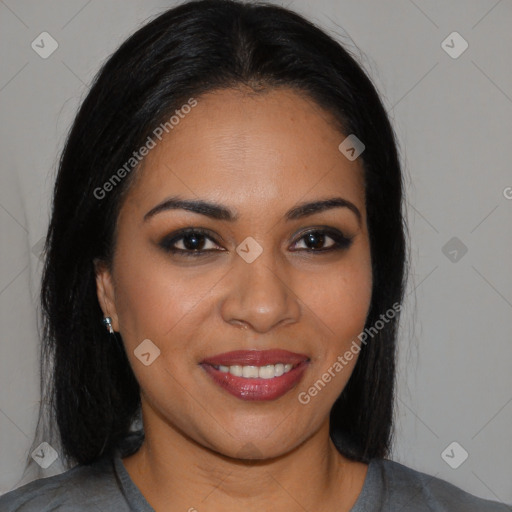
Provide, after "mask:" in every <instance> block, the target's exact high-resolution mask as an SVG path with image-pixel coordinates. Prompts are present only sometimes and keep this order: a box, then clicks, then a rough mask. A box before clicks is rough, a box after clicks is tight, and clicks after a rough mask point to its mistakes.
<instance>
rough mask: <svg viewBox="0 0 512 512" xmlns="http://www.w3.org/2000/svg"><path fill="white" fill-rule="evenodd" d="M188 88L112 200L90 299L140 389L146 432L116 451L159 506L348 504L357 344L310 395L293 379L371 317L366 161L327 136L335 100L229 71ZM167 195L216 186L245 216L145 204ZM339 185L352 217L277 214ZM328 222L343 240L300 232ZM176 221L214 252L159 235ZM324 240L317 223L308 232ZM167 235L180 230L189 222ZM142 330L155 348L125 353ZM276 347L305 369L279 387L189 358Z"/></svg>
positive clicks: (335, 135) (352, 483) (308, 381)
mask: <svg viewBox="0 0 512 512" xmlns="http://www.w3.org/2000/svg"><path fill="white" fill-rule="evenodd" d="M197 101H198V104H197V106H196V107H194V108H193V109H192V111H191V112H190V113H189V114H187V115H186V116H185V117H184V119H182V120H181V121H180V123H179V124H178V125H176V126H175V127H174V129H173V130H172V131H171V132H170V133H169V135H167V136H166V138H164V139H163V141H162V142H159V143H158V145H157V146H156V147H155V148H154V149H152V150H151V152H150V153H149V154H148V156H147V157H146V159H145V161H144V168H143V169H142V170H140V171H138V172H139V175H137V179H136V180H135V181H134V182H133V183H132V185H131V188H130V190H129V191H128V194H127V196H126V199H125V201H124V203H123V205H122V207H121V210H120V214H119V217H118V223H117V233H116V241H115V251H114V257H113V261H112V265H110V266H107V265H102V264H98V265H97V289H98V298H99V301H100V304H101V306H102V309H103V312H104V314H105V315H107V316H110V317H112V322H113V327H114V330H116V331H119V332H120V333H121V336H122V338H123V342H124V344H125V347H126V351H127V354H128V357H129V359H130V363H131V365H132V368H133V370H134V373H135V375H136V377H137V379H138V381H139V383H140V386H141V390H142V393H141V399H142V413H143V421H144V428H145V432H146V440H145V442H144V443H143V445H142V447H141V448H140V450H139V451H138V452H137V453H136V454H134V455H132V456H130V457H127V458H124V459H123V463H124V465H125V467H126V469H127V471H128V473H129V475H130V477H131V478H132V480H133V481H134V483H135V484H136V485H137V486H138V488H139V489H140V490H141V492H142V493H143V494H144V496H145V497H146V499H147V500H148V502H149V503H150V504H151V505H152V506H153V507H154V508H155V510H158V511H159V512H160V511H174V510H181V511H184V510H190V509H192V507H193V508H195V509H197V510H198V511H201V510H212V511H220V510H223V511H235V510H237V511H238V510H246V511H254V512H256V511H258V512H260V511H261V510H268V507H269V504H271V508H272V510H276V511H280V510H283V511H284V510H286V511H292V512H294V511H301V512H302V511H304V510H318V507H319V504H322V508H323V509H326V510H328V509H329V507H332V508H331V509H332V510H347V511H348V510H350V508H351V506H352V505H353V504H354V502H355V501H356V499H357V496H358V495H359V493H360V492H361V488H362V486H363V483H364V479H365V476H366V472H367V465H366V464H362V463H356V462H352V461H349V460H348V459H346V458H345V457H343V456H342V455H341V454H340V453H339V452H338V451H337V450H336V448H335V447H334V445H333V443H332V441H331V440H330V438H329V411H330V409H331V407H332V405H333V403H334V401H335V400H336V398H337V397H338V396H339V394H340V393H341V391H342V390H343V388H344V387H345V385H346V383H347V381H348V379H349V377H350V374H351V372H352V370H353V368H354V365H355V363H356V360H357V356H356V357H354V358H353V359H352V360H351V361H350V362H348V364H347V365H346V366H344V367H343V370H342V371H339V372H337V373H336V376H335V377H334V378H332V379H331V382H329V383H328V384H327V385H326V386H325V387H324V388H323V389H322V391H321V392H319V393H318V394H317V395H316V396H315V397H312V398H311V401H310V403H309V404H307V405H303V404H301V403H300V402H299V400H298V395H299V393H300V392H301V391H307V390H308V388H310V387H311V386H312V385H313V384H314V383H315V382H316V381H317V380H318V379H319V378H321V376H322V374H323V373H324V372H326V371H327V370H328V369H329V368H330V367H332V366H333V364H334V363H335V361H336V360H337V357H338V356H340V355H343V354H344V353H345V352H346V350H348V349H349V347H350V346H351V343H352V341H353V340H354V339H356V337H357V335H358V334H359V333H360V332H361V331H362V330H363V329H364V324H365V319H366V316H367V313H368V310H369V307H370V300H371V286H372V272H371V257H370V245H369V237H368V231H367V223H366V209H365V194H364V181H363V169H362V164H361V162H360V159H356V160H355V161H352V162H351V161H349V160H348V159H347V158H345V157H344V156H343V155H342V154H341V153H340V151H339V150H338V145H339V144H340V142H341V141H342V140H343V139H344V138H345V135H343V134H341V133H340V132H339V131H338V130H336V129H335V126H334V124H333V122H332V118H331V117H330V114H328V113H327V112H325V111H324V110H322V109H321V108H320V107H319V106H318V105H317V104H316V103H314V102H313V101H312V100H310V99H309V98H307V97H305V96H304V95H300V94H299V93H297V92H294V91H292V90H288V89H274V90H269V91H264V92H262V93H258V94H256V93H252V92H250V91H248V90H245V89H243V88H240V89H229V90H221V91H216V92H213V93H208V94H206V95H203V96H201V97H199V98H197ZM175 195H180V196H182V197H183V198H186V199H192V200H193V199H199V198H200V199H203V200H209V201H215V202H217V203H221V204H222V205H224V206H226V207H228V208H230V209H232V210H233V211H234V212H236V213H237V214H238V215H239V220H237V221H235V222H228V221H225V220H217V219H211V218H209V217H206V216H204V215H200V214H198V213H193V212H190V211H185V210H167V211H162V212H160V213H158V214H156V215H154V216H152V217H151V218H150V219H148V220H146V221H144V215H145V214H146V213H147V212H148V211H149V210H151V209H152V208H153V207H155V206H156V205H157V204H159V203H160V202H162V201H163V200H164V199H166V198H168V197H170V196H175ZM332 196H341V197H343V198H344V199H346V200H348V201H350V202H351V203H353V204H354V205H355V206H356V207H357V208H358V210H359V211H360V213H361V221H360V222H359V220H358V218H357V216H356V215H355V214H354V212H353V211H351V210H350V209H349V208H332V209H329V210H326V211H323V212H320V213H315V214H313V215H310V216H308V217H305V218H303V219H299V220H293V221H287V220H286V219H285V218H284V215H285V213H286V212H287V211H288V210H289V209H291V208H292V207H294V206H296V205H297V204H298V203H301V202H309V201H314V200H321V199H326V198H330V197H332ZM322 226H323V227H329V228H333V229H335V230H338V231H341V233H343V234H344V235H345V236H351V237H353V238H352V244H351V245H350V246H349V247H348V248H345V249H343V248H342V249H340V250H335V251H331V252H325V253H321V252H316V253H313V252H311V247H314V244H313V246H312V245H311V244H309V245H308V243H307V239H306V238H304V237H303V235H304V234H305V233H306V232H307V231H310V230H312V228H319V227H322ZM185 227H194V228H198V227H201V228H204V229H206V230H208V233H209V235H210V234H211V237H212V240H210V239H208V238H206V239H205V241H204V245H203V246H201V248H203V249H205V250H209V249H212V252H209V253H206V255H203V256H200V257H198V258H194V257H187V256H183V255H179V254H176V255H173V254H172V253H169V252H166V250H164V249H163V248H162V247H161V246H159V242H160V241H161V239H163V238H164V237H165V236H166V235H169V234H172V233H175V232H176V231H177V230H179V229H181V228H185ZM248 236H250V237H252V238H253V239H255V240H256V241H257V242H258V244H259V245H260V246H261V247H262V249H263V252H262V254H261V255H260V256H259V257H258V258H257V259H256V260H255V261H254V262H252V263H250V264H249V263H247V262H246V261H244V260H243V259H242V258H241V257H240V256H239V255H238V254H237V252H236V247H237V246H238V245H239V244H241V242H242V241H244V240H245V238H246V237H248ZM333 244H334V241H333V239H332V238H330V237H329V235H328V234H327V236H326V238H325V241H324V242H323V244H322V242H320V244H319V247H320V248H326V247H329V246H332V245H333ZM175 246H176V247H178V248H182V249H183V248H185V246H184V242H183V239H182V240H181V241H178V242H177V244H175ZM189 247H190V246H189ZM308 248H309V249H310V252H307V251H306V249H308ZM293 249H295V250H293ZM145 339H150V340H151V341H152V343H154V344H155V345H156V346H157V347H158V348H159V349H160V356H159V357H158V358H156V359H155V361H154V362H153V363H152V364H150V365H149V366H145V365H144V364H142V363H141V361H140V360H139V359H138V358H137V357H136V356H135V355H134V350H135V349H136V348H137V346H138V345H139V344H140V343H141V342H142V340H145ZM269 348H282V349H286V350H290V351H294V352H299V353H304V354H307V355H308V357H309V358H310V363H309V366H308V369H307V370H306V372H305V373H304V375H303V378H302V380H301V382H300V383H299V384H298V385H297V386H296V387H295V388H294V389H292V390H291V391H290V392H288V393H287V394H285V395H284V396H282V397H280V398H278V399H276V400H273V401H268V402H254V401H243V400H240V399H238V398H236V397H234V396H232V395H230V394H228V393H227V392H226V391H225V390H223V389H222V388H220V387H219V386H218V385H217V384H215V383H214V382H213V381H212V380H211V378H210V376H209V375H208V374H207V373H206V372H205V371H204V370H203V369H202V367H201V366H199V362H200V361H201V360H203V359H204V358H205V357H207V356H212V355H215V354H219V353H223V352H228V351H231V350H238V349H245V350H248V349H269ZM192 510H193V509H192Z"/></svg>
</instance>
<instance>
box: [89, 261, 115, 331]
mask: <svg viewBox="0 0 512 512" xmlns="http://www.w3.org/2000/svg"><path fill="white" fill-rule="evenodd" d="M93 263H94V270H95V273H96V293H97V294H98V301H99V303H100V307H101V310H102V311H103V315H104V316H109V317H110V318H112V328H113V329H114V331H119V320H118V317H117V309H116V300H115V293H114V284H113V280H112V272H111V271H110V269H109V268H108V265H107V264H106V263H105V262H104V261H102V260H99V259H95V260H94V262H93Z"/></svg>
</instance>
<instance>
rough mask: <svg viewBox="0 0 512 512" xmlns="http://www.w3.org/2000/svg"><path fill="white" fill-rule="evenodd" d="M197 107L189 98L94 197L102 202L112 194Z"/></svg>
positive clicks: (155, 130) (98, 189)
mask: <svg viewBox="0 0 512 512" xmlns="http://www.w3.org/2000/svg"><path fill="white" fill-rule="evenodd" d="M196 105H197V100H196V99H195V98H189V99H188V100H187V103H185V104H183V105H182V106H181V107H180V108H179V109H177V110H175V111H174V114H173V115H172V116H171V117H170V118H169V119H168V120H167V121H165V123H160V124H159V125H158V126H157V127H156V128H155V129H154V130H153V132H152V135H148V137H147V139H146V142H145V143H144V144H143V145H142V146H141V147H140V148H139V149H138V151H134V152H133V153H132V156H131V157H130V158H129V159H128V160H127V161H126V162H125V163H124V165H123V166H122V167H120V168H119V169H118V170H117V171H116V172H115V173H114V174H113V175H112V176H111V177H110V178H109V179H108V180H107V181H106V182H105V183H103V185H102V186H101V187H96V188H95V189H94V192H93V194H94V197H95V198H96V199H98V200H100V201H101V200H102V199H104V198H105V197H106V196H107V193H108V192H112V190H113V189H114V187H116V186H117V185H118V184H119V183H121V181H122V180H123V178H125V177H126V176H127V175H128V174H129V173H130V172H131V171H132V170H133V169H134V168H135V167H136V166H137V165H138V164H139V163H140V162H142V160H143V159H144V157H146V156H147V155H148V154H149V152H150V151H151V150H152V149H153V148H155V147H156V145H157V142H156V140H155V139H158V140H159V141H161V140H162V138H163V136H164V134H165V133H169V132H170V131H171V130H172V129H174V127H175V126H177V125H178V124H179V122H180V120H181V119H183V118H184V117H185V116H186V115H187V114H188V113H190V112H191V110H192V108H193V107H195V106H196Z"/></svg>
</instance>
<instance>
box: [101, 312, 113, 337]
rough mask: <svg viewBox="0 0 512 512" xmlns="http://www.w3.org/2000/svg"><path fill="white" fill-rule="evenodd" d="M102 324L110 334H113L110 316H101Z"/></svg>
mask: <svg viewBox="0 0 512 512" xmlns="http://www.w3.org/2000/svg"><path fill="white" fill-rule="evenodd" d="M103 325H104V326H105V327H106V328H107V330H108V332H109V333H110V334H114V329H113V328H112V318H110V317H109V316H106V317H104V318H103Z"/></svg>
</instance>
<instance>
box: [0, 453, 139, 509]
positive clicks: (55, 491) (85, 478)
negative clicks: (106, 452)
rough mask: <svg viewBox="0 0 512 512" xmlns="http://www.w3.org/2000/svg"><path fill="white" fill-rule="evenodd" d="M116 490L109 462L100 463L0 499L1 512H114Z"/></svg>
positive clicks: (80, 468)
mask: <svg viewBox="0 0 512 512" xmlns="http://www.w3.org/2000/svg"><path fill="white" fill-rule="evenodd" d="M118 501H119V490H118V487H117V486H116V482H115V476H114V473H113V471H112V461H110V460H108V459H101V460H100V461H97V462H95V463H93V464H91V465H80V466H76V467H74V468H72V469H70V470H68V471H65V472H64V473H61V474H59V475H55V476H51V477H48V478H41V479H39V480H35V481H33V482H30V483H28V484H25V485H23V486H22V487H19V488H17V489H14V490H13V491H10V492H8V493H6V494H3V495H2V496H0V510H1V511H2V512H36V511H37V512H50V511H51V512H54V511H55V512H56V511H58V512H68V511H69V512H71V511H73V512H85V511H86V510H87V511H90V510H103V509H104V510H115V511H116V512H118V511H119V512H121V511H123V512H124V510H126V511H128V510H129V509H128V507H126V508H122V507H120V508H115V509H113V508H112V503H118Z"/></svg>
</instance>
